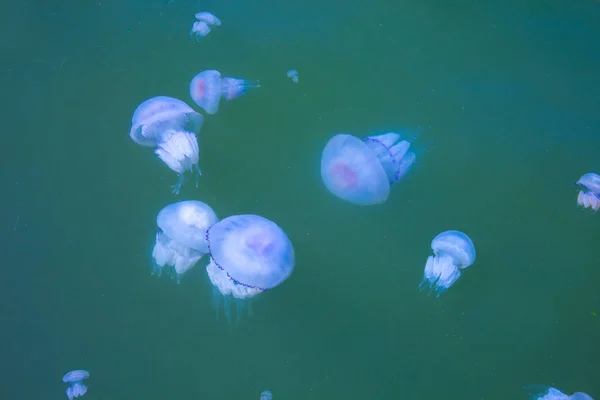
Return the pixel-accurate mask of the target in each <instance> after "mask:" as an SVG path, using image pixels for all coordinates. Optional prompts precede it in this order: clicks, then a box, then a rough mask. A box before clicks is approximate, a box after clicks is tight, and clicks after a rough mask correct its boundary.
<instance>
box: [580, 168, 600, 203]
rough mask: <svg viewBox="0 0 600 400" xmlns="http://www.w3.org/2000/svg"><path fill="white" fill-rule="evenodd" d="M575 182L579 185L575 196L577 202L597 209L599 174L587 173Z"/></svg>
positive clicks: (599, 195)
mask: <svg viewBox="0 0 600 400" xmlns="http://www.w3.org/2000/svg"><path fill="white" fill-rule="evenodd" d="M575 184H576V185H577V186H579V187H581V190H580V191H579V195H578V196H577V204H579V205H581V206H583V207H585V208H591V209H592V210H594V211H598V210H599V209H600V175H598V174H594V173H592V172H590V173H587V174H585V175H583V176H582V177H581V178H579V180H578V181H577V182H575Z"/></svg>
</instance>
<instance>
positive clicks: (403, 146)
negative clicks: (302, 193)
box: [321, 132, 416, 205]
mask: <svg viewBox="0 0 600 400" xmlns="http://www.w3.org/2000/svg"><path fill="white" fill-rule="evenodd" d="M410 146H411V145H410V142H409V141H407V140H400V135H399V134H398V133H394V132H389V133H385V134H383V135H377V136H369V137H367V138H365V139H364V140H360V139H358V138H357V137H354V136H352V135H346V134H338V135H335V136H334V137H332V138H331V139H330V140H329V142H327V145H326V146H325V149H324V150H323V155H322V157H321V178H322V179H323V182H324V183H325V186H326V187H327V189H329V191H330V192H331V193H333V194H334V195H336V196H337V197H339V198H341V199H343V200H346V201H348V202H350V203H354V204H358V205H373V204H381V203H384V202H385V201H386V200H387V198H388V196H389V194H390V187H391V185H393V184H394V183H396V182H398V181H399V180H400V179H402V177H403V176H404V175H405V174H406V173H407V172H408V171H409V169H410V167H411V166H412V164H413V163H414V162H415V159H416V155H415V153H414V152H412V151H409V150H410Z"/></svg>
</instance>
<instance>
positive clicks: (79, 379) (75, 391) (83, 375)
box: [62, 369, 90, 400]
mask: <svg viewBox="0 0 600 400" xmlns="http://www.w3.org/2000/svg"><path fill="white" fill-rule="evenodd" d="M89 377H90V374H89V372H87V371H85V370H83V369H77V370H75V371H71V372H67V373H66V374H65V376H63V379H62V380H63V382H64V383H68V384H69V387H68V388H67V397H68V398H69V400H73V398H75V397H80V396H83V395H84V394H85V393H86V392H87V386H85V385H84V384H83V381H84V380H86V379H87V378H89Z"/></svg>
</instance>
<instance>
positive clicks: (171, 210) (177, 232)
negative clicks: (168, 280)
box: [152, 200, 218, 283]
mask: <svg viewBox="0 0 600 400" xmlns="http://www.w3.org/2000/svg"><path fill="white" fill-rule="evenodd" d="M217 221H218V218H217V215H216V214H215V212H214V211H213V209H212V208H210V206H208V205H207V204H205V203H202V202H200V201H195V200H188V201H180V202H178V203H173V204H169V205H168V206H166V207H165V208H163V209H162V210H160V212H159V213H158V216H157V217H156V224H157V225H158V227H159V229H160V230H159V231H158V233H157V234H156V244H155V245H154V249H153V250H152V259H153V261H154V269H153V273H157V274H158V275H159V276H160V275H161V274H162V271H163V269H164V268H166V267H172V270H171V271H172V272H174V277H175V278H176V279H177V283H179V282H180V281H181V277H182V276H183V274H185V273H186V271H188V270H189V269H190V268H191V267H193V266H194V265H195V264H196V263H197V262H198V260H200V259H201V258H202V256H203V255H205V254H206V253H208V242H207V241H206V231H207V229H208V228H209V227H210V226H212V225H213V224H215V223H216V222H217Z"/></svg>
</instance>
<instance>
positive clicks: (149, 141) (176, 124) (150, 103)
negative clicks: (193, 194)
mask: <svg viewBox="0 0 600 400" xmlns="http://www.w3.org/2000/svg"><path fill="white" fill-rule="evenodd" d="M203 122H204V117H203V116H202V115H201V114H199V113H197V112H196V111H194V110H193V109H192V108H191V107H190V106H188V105H187V104H186V103H184V102H183V101H181V100H179V99H175V98H172V97H167V96H157V97H153V98H151V99H148V100H146V101H144V102H143V103H141V104H140V105H139V106H138V107H137V109H136V110H135V112H134V113H133V117H132V120H131V129H130V131H129V136H130V137H131V139H132V140H133V141H134V142H136V143H137V144H139V145H142V146H146V147H154V148H155V150H154V153H155V154H156V155H157V156H158V157H159V158H160V159H161V160H162V161H163V162H164V163H165V164H166V165H167V166H168V167H169V168H170V169H171V170H173V171H175V172H177V174H178V181H177V183H176V184H175V186H174V187H173V192H174V193H175V194H177V193H179V189H180V188H181V185H182V184H183V181H184V173H185V171H192V170H195V171H196V173H197V177H196V186H198V177H199V176H200V175H201V172H200V167H199V166H198V162H199V148H198V138H197V137H196V134H197V133H198V132H199V131H200V128H201V127H202V124H203Z"/></svg>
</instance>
